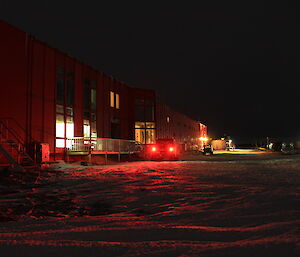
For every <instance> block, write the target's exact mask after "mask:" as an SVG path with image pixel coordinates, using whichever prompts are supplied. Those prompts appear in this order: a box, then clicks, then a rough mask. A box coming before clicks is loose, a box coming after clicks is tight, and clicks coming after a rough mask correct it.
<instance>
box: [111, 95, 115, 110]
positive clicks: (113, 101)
mask: <svg viewBox="0 0 300 257" xmlns="http://www.w3.org/2000/svg"><path fill="white" fill-rule="evenodd" d="M110 107H115V93H114V92H112V91H110Z"/></svg>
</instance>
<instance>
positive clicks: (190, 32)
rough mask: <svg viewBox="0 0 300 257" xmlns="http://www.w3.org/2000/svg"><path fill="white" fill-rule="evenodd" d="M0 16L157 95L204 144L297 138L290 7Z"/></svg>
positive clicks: (50, 4)
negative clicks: (201, 130)
mask: <svg viewBox="0 0 300 257" xmlns="http://www.w3.org/2000/svg"><path fill="white" fill-rule="evenodd" d="M0 18H1V19H3V20H4V21H5V22H7V23H9V24H11V25H13V26H16V27H17V28H19V29H21V30H23V31H25V32H27V33H29V34H32V35H33V36H35V37H36V38H37V39H39V40H41V41H44V42H45V43H47V44H48V45H50V46H52V47H55V48H58V49H59V50H61V51H63V52H66V53H68V54H70V55H71V56H74V57H75V58H76V59H79V60H82V61H83V62H85V63H86V64H88V65H91V66H93V67H95V68H97V69H99V70H101V71H103V72H105V73H107V74H109V75H112V76H113V77H115V78H116V79H118V80H120V81H124V82H125V83H126V84H128V85H129V86H133V87H140V88H149V89H154V90H156V92H157V96H158V98H159V99H160V100H161V101H162V102H164V103H166V104H167V105H169V106H170V107H171V108H173V109H174V110H176V111H179V112H182V113H184V114H185V115H187V116H189V117H191V118H193V119H195V120H199V121H200V122H202V123H204V124H206V125H207V126H208V130H209V134H210V136H211V137H221V136H223V135H224V134H226V135H230V136H231V137H233V138H236V139H237V140H240V141H241V142H242V141H252V142H253V140H257V139H259V138H266V137H267V136H268V137H270V138H280V139H293V140H295V139H298V140H299V139H300V138H299V137H300V132H299V127H300V126H299V125H300V124H299V123H300V121H299V118H298V115H299V111H300V108H299V103H298V100H299V96H300V88H299V85H298V84H299V80H300V76H299V62H298V58H299V47H298V45H299V39H298V37H297V33H296V31H297V27H298V25H299V24H298V23H299V22H298V21H297V19H296V8H293V7H292V6H289V4H288V3H285V4H281V5H277V6H276V5H275V4H272V6H270V5H267V3H266V2H264V1H259V2H257V3H254V2H252V3H251V5H247V4H245V3H238V4H237V3H235V4H229V3H226V4H225V3H222V2H220V3H218V5H216V4H214V5H213V4H209V3H206V4H205V5H203V4H198V5H196V4H195V5H194V6H187V5H186V6H179V5H178V6H177V5H176V4H175V3H173V4H172V6H169V5H165V6H164V5H162V4H160V5H159V6H155V5H151V6H143V5H140V6H138V5H132V6H130V5H129V4H128V3H126V4H124V3H122V4H115V5H114V4H108V3H105V4H103V3H100V2H96V3H94V4H91V2H89V3H87V4H86V5H85V6H83V5H80V4H78V3H72V5H70V4H67V3H65V2H58V1H46V0H44V1H31V2H30V3H26V2H24V3H17V1H2V3H1V4H0Z"/></svg>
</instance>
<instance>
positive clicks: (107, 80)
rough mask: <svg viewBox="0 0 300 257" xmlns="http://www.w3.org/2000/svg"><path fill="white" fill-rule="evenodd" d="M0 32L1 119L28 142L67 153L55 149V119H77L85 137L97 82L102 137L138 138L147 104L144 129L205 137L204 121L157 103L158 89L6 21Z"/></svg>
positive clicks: (79, 133) (180, 138)
mask: <svg viewBox="0 0 300 257" xmlns="http://www.w3.org/2000/svg"><path fill="white" fill-rule="evenodd" d="M0 36H1V40H0V56H1V58H0V71H1V72H0V86H1V94H0V118H6V117H9V118H10V121H9V123H10V124H9V125H10V127H13V129H15V130H16V132H17V133H18V134H19V135H20V137H21V138H22V140H23V141H24V142H25V144H27V145H28V144H30V143H32V142H33V141H37V142H43V143H48V144H49V146H50V152H51V153H59V152H63V151H62V149H58V148H57V147H55V145H56V143H57V141H56V131H57V121H56V119H57V117H58V116H60V117H61V116H62V115H63V117H64V121H65V122H66V119H69V118H70V117H71V118H72V117H73V119H74V136H75V137H83V135H84V119H85V116H86V115H87V111H88V112H90V117H91V116H92V113H93V112H94V111H93V110H91V109H88V110H87V109H86V106H85V104H84V95H85V92H86V89H85V88H86V87H88V88H89V90H90V91H89V92H90V93H91V91H92V89H93V85H94V84H95V85H96V86H95V90H96V92H97V98H96V103H97V105H96V110H95V113H96V124H97V137H102V138H111V137H114V138H120V139H135V138H136V131H140V130H137V127H136V126H137V121H141V120H139V119H138V112H137V109H138V107H139V108H140V107H142V108H144V112H145V113H144V114H145V118H144V119H145V120H143V122H145V126H148V125H149V124H150V126H151V127H150V128H149V127H148V128H147V129H146V128H145V132H147V133H148V132H150V131H151V133H152V134H151V135H152V136H153V137H156V138H170V137H173V138H175V139H176V140H177V141H178V142H188V141H193V140H196V138H199V136H200V135H201V133H200V123H198V122H195V121H193V120H192V119H190V118H188V117H187V116H185V115H183V114H180V113H177V112H175V111H173V110H172V109H170V108H169V107H167V106H165V105H163V104H160V103H156V95H155V91H154V90H148V89H140V88H133V87H129V86H127V85H126V84H125V83H123V82H121V81H118V80H116V79H114V78H113V77H111V76H109V75H107V74H104V73H103V72H101V71H98V70H96V69H94V68H93V67H90V66H88V65H86V64H84V63H82V62H81V61H78V60H77V59H75V58H73V57H71V56H69V55H67V54H65V53H62V52H61V51H59V50H57V49H54V48H52V47H49V46H48V45H46V44H45V43H43V42H40V41H39V40H36V39H35V38H34V37H32V36H30V35H28V34H27V33H25V32H23V31H20V30H18V29H16V28H14V27H12V26H10V25H9V24H6V23H5V22H3V21H0ZM87 79H88V80H87ZM59 81H63V83H64V86H65V89H64V93H65V94H66V95H65V97H64V100H63V101H62V102H61V103H60V104H59V105H62V106H65V108H63V110H64V111H63V113H62V114H60V112H61V111H57V110H58V109H59V108H60V107H58V106H57V104H58V101H59V96H58V95H59V92H60V90H59V87H58V82H59ZM70 81H71V82H70ZM87 81H89V82H87ZM69 82H70V83H71V84H72V85H73V87H74V90H73V92H74V98H72V99H73V101H72V106H71V107H72V110H73V113H74V114H73V116H72V115H71V116H70V115H67V114H66V113H67V111H66V109H67V107H68V106H67V102H68V99H69V98H68V97H69V96H71V95H72V94H71V93H70V92H71V91H69V87H68V86H67V85H68V83H69ZM94 82H95V83H94ZM87 83H89V84H88V86H87ZM71 87H72V86H71ZM58 91H59V92H58ZM110 92H113V93H114V96H116V94H118V95H119V103H120V106H119V108H116V107H111V106H110ZM69 107H70V106H69ZM152 107H153V108H152ZM57 108H58V109H57ZM59 110H61V109H59ZM152 112H153V113H152ZM152 114H153V115H152ZM150 116H151V117H150ZM167 117H168V121H167ZM90 122H92V118H90ZM16 123H18V125H17V124H16ZM65 127H66V126H65ZM203 128H204V127H203ZM205 128H206V127H205ZM66 130H67V129H66V128H65V134H66ZM203 131H204V130H202V132H203ZM151 140H155V138H154V139H153V138H152V139H151ZM151 140H150V141H151ZM150 141H149V140H148V141H147V142H148V143H149V142H150ZM60 150H61V151H60Z"/></svg>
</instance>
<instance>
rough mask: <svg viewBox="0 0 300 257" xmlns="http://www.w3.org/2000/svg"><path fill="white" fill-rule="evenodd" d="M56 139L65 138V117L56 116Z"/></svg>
mask: <svg viewBox="0 0 300 257" xmlns="http://www.w3.org/2000/svg"><path fill="white" fill-rule="evenodd" d="M56 137H65V122H64V115H61V114H57V115H56Z"/></svg>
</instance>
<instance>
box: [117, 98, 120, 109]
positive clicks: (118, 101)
mask: <svg viewBox="0 0 300 257" xmlns="http://www.w3.org/2000/svg"><path fill="white" fill-rule="evenodd" d="M116 108H117V109H120V96H119V94H116Z"/></svg>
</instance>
